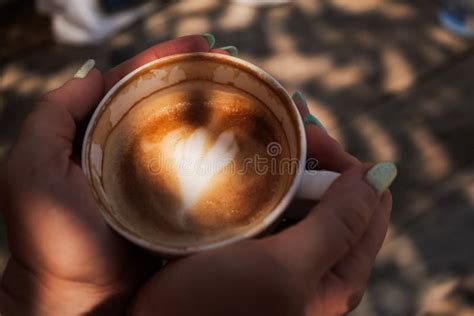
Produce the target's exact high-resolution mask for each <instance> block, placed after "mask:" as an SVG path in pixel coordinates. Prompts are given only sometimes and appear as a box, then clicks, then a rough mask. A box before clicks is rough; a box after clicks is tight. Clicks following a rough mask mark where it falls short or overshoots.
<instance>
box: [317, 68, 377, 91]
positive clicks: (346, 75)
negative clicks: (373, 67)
mask: <svg viewBox="0 0 474 316" xmlns="http://www.w3.org/2000/svg"><path fill="white" fill-rule="evenodd" d="M367 68H368V65H367V63H366V62H365V61H362V62H355V63H351V64H349V65H347V66H342V67H337V68H335V69H332V70H331V71H330V72H327V73H326V74H325V75H324V76H323V77H321V85H322V87H323V88H324V89H326V90H328V91H334V90H341V89H344V88H348V87H351V86H354V85H356V84H357V83H359V82H360V81H362V80H361V79H362V78H363V77H364V76H365V74H366V73H367Z"/></svg>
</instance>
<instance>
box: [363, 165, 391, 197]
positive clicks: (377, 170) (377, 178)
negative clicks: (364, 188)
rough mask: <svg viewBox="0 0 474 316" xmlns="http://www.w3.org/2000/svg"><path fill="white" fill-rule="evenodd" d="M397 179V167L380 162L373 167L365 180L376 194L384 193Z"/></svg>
mask: <svg viewBox="0 0 474 316" xmlns="http://www.w3.org/2000/svg"><path fill="white" fill-rule="evenodd" d="M396 177H397V166H395V164H394V163H392V162H381V163H378V164H376V165H375V166H373V167H372V168H371V169H370V170H369V171H368V172H367V174H366V175H365V179H366V180H367V182H368V183H369V184H370V186H371V187H372V188H374V189H375V191H377V193H378V194H382V193H383V192H385V191H386V190H387V189H388V188H389V187H390V185H391V184H392V183H393V181H394V180H395V178H396Z"/></svg>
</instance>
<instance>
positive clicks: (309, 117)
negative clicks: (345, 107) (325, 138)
mask: <svg viewBox="0 0 474 316" xmlns="http://www.w3.org/2000/svg"><path fill="white" fill-rule="evenodd" d="M303 124H304V125H305V126H306V125H308V124H314V125H316V126H317V127H319V128H320V129H322V130H323V131H325V132H326V133H327V132H328V131H327V129H326V127H324V125H323V123H321V121H320V120H318V119H317V118H316V117H315V116H314V115H313V114H311V113H307V114H306V115H305V116H304V117H303Z"/></svg>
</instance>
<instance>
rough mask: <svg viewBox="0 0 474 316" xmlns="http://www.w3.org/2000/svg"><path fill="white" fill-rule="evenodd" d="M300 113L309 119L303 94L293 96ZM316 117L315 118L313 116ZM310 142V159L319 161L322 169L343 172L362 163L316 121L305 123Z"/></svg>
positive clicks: (297, 93)
mask: <svg viewBox="0 0 474 316" xmlns="http://www.w3.org/2000/svg"><path fill="white" fill-rule="evenodd" d="M293 100H294V101H295V104H296V106H297V107H298V111H299V112H300V114H301V116H302V117H303V118H305V117H309V116H308V115H310V111H309V108H308V106H307V103H306V99H305V97H304V95H303V94H302V93H301V92H296V93H295V94H293ZM313 117H314V116H313ZM305 131H306V138H307V142H308V157H309V158H315V159H317V160H318V162H319V165H318V167H320V168H321V169H326V170H332V171H338V172H343V171H345V170H347V169H349V168H351V167H353V166H355V165H357V164H359V163H360V162H359V161H358V160H357V159H356V158H355V157H353V156H351V155H349V154H348V153H347V152H346V151H344V149H343V148H342V146H341V145H340V144H339V143H338V142H337V141H336V140H335V139H333V138H332V137H331V136H329V135H328V133H327V132H326V130H325V129H324V127H323V125H322V124H321V123H320V122H319V121H318V120H317V119H316V120H315V121H312V122H306V123H305Z"/></svg>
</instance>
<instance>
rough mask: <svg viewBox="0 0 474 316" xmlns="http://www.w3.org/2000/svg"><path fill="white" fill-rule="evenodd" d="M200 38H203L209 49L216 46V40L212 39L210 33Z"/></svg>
mask: <svg viewBox="0 0 474 316" xmlns="http://www.w3.org/2000/svg"><path fill="white" fill-rule="evenodd" d="M201 36H202V37H204V39H205V40H206V41H207V45H208V46H209V48H213V47H214V45H215V44H216V38H215V37H214V35H212V34H211V33H202V34H201Z"/></svg>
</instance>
